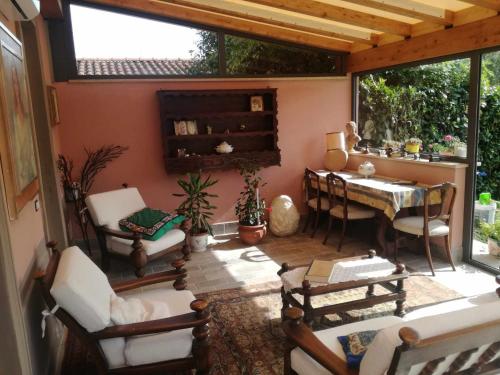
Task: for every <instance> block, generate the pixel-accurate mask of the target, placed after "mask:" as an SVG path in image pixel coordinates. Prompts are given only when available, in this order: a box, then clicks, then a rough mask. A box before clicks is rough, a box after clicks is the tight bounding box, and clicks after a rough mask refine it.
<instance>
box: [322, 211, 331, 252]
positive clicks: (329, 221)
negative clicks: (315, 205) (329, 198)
mask: <svg viewBox="0 0 500 375" xmlns="http://www.w3.org/2000/svg"><path fill="white" fill-rule="evenodd" d="M332 224H333V217H332V215H328V229H327V230H326V234H325V239H324V240H323V245H325V244H326V241H328V237H329V236H330V231H331V230H332Z"/></svg>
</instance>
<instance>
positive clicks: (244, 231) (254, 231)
mask: <svg viewBox="0 0 500 375" xmlns="http://www.w3.org/2000/svg"><path fill="white" fill-rule="evenodd" d="M238 232H239V234H240V239H241V241H243V243H246V244H248V245H255V244H258V243H259V242H260V241H261V240H262V239H263V238H264V237H265V235H266V233H267V228H266V225H265V224H261V225H241V224H240V226H239V227H238Z"/></svg>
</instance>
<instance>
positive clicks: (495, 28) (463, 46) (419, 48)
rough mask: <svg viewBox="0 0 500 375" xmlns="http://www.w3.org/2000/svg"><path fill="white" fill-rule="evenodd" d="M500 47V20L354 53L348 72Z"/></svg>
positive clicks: (349, 61)
mask: <svg viewBox="0 0 500 375" xmlns="http://www.w3.org/2000/svg"><path fill="white" fill-rule="evenodd" d="M499 45H500V16H495V17H490V18H487V19H484V20H481V21H476V22H472V23H468V24H465V25H462V26H457V27H453V28H451V29H446V30H441V31H437V32H434V33H430V34H426V35H421V36H418V37H415V38H411V39H409V40H404V41H401V42H396V43H391V44H387V45H385V46H382V47H378V48H374V49H370V50H365V51H361V52H358V53H353V54H351V55H349V56H348V57H347V71H348V72H353V73H354V72H360V71H365V70H372V69H379V68H385V67H390V66H395V65H400V64H404V63H409V62H414V61H421V60H426V59H430V58H434V57H440V56H447V55H453V54H458V53H463V52H468V51H472V50H477V49H482V48H489V47H495V46H499Z"/></svg>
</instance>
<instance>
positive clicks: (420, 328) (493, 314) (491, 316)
mask: <svg viewBox="0 0 500 375" xmlns="http://www.w3.org/2000/svg"><path fill="white" fill-rule="evenodd" d="M496 319H500V300H497V301H495V302H491V303H484V304H481V305H479V306H474V307H470V308H466V309H463V310H458V311H451V312H447V313H445V314H440V315H434V316H428V317H424V318H420V319H415V320H411V321H406V322H402V323H400V324H395V325H393V326H391V327H388V328H385V329H383V330H382V331H380V332H379V333H378V334H377V336H375V339H374V340H373V342H372V343H371V344H370V346H369V347H368V350H367V351H366V354H365V356H364V357H363V360H362V361H361V366H360V372H359V374H360V375H384V374H385V372H386V371H387V369H388V368H389V365H390V363H391V360H392V357H393V355H394V350H395V349H396V347H397V346H399V345H401V343H402V341H401V339H400V338H399V335H398V332H399V330H400V329H401V328H402V327H410V328H413V329H415V330H416V331H417V332H418V334H419V336H420V338H421V339H425V338H428V337H431V336H436V335H441V334H445V333H448V332H451V331H455V330H459V329H463V328H466V327H470V326H474V325H478V324H481V323H486V322H489V321H493V320H496ZM499 339H500V337H499ZM483 349H484V348H482V349H481V350H483Z"/></svg>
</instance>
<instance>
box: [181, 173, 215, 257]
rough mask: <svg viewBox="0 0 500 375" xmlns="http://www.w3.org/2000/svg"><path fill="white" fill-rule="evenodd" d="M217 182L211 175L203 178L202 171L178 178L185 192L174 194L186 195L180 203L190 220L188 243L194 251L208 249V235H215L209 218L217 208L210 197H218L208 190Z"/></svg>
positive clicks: (182, 210)
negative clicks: (210, 200) (185, 177)
mask: <svg viewBox="0 0 500 375" xmlns="http://www.w3.org/2000/svg"><path fill="white" fill-rule="evenodd" d="M216 183H217V180H212V179H211V176H208V177H207V178H206V179H204V180H203V179H202V177H201V173H200V172H198V173H192V174H191V173H188V174H187V179H185V180H184V179H178V180H177V184H178V185H179V186H180V187H181V188H182V190H184V193H180V194H178V193H176V194H173V195H174V196H176V197H185V200H184V201H183V202H182V203H181V204H180V205H179V208H178V211H179V212H182V213H183V214H184V215H185V216H186V217H187V219H188V220H189V221H190V229H189V233H188V234H189V236H188V244H189V246H190V248H191V250H192V251H193V252H202V251H205V250H206V249H207V245H208V235H209V234H210V235H213V232H212V227H211V226H210V224H209V223H208V220H209V219H210V217H211V216H212V215H213V212H212V210H213V209H214V208H217V207H215V206H213V205H212V204H211V203H210V202H209V198H217V195H216V194H211V193H208V192H207V189H208V188H209V187H211V186H213V185H215V184H216Z"/></svg>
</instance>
